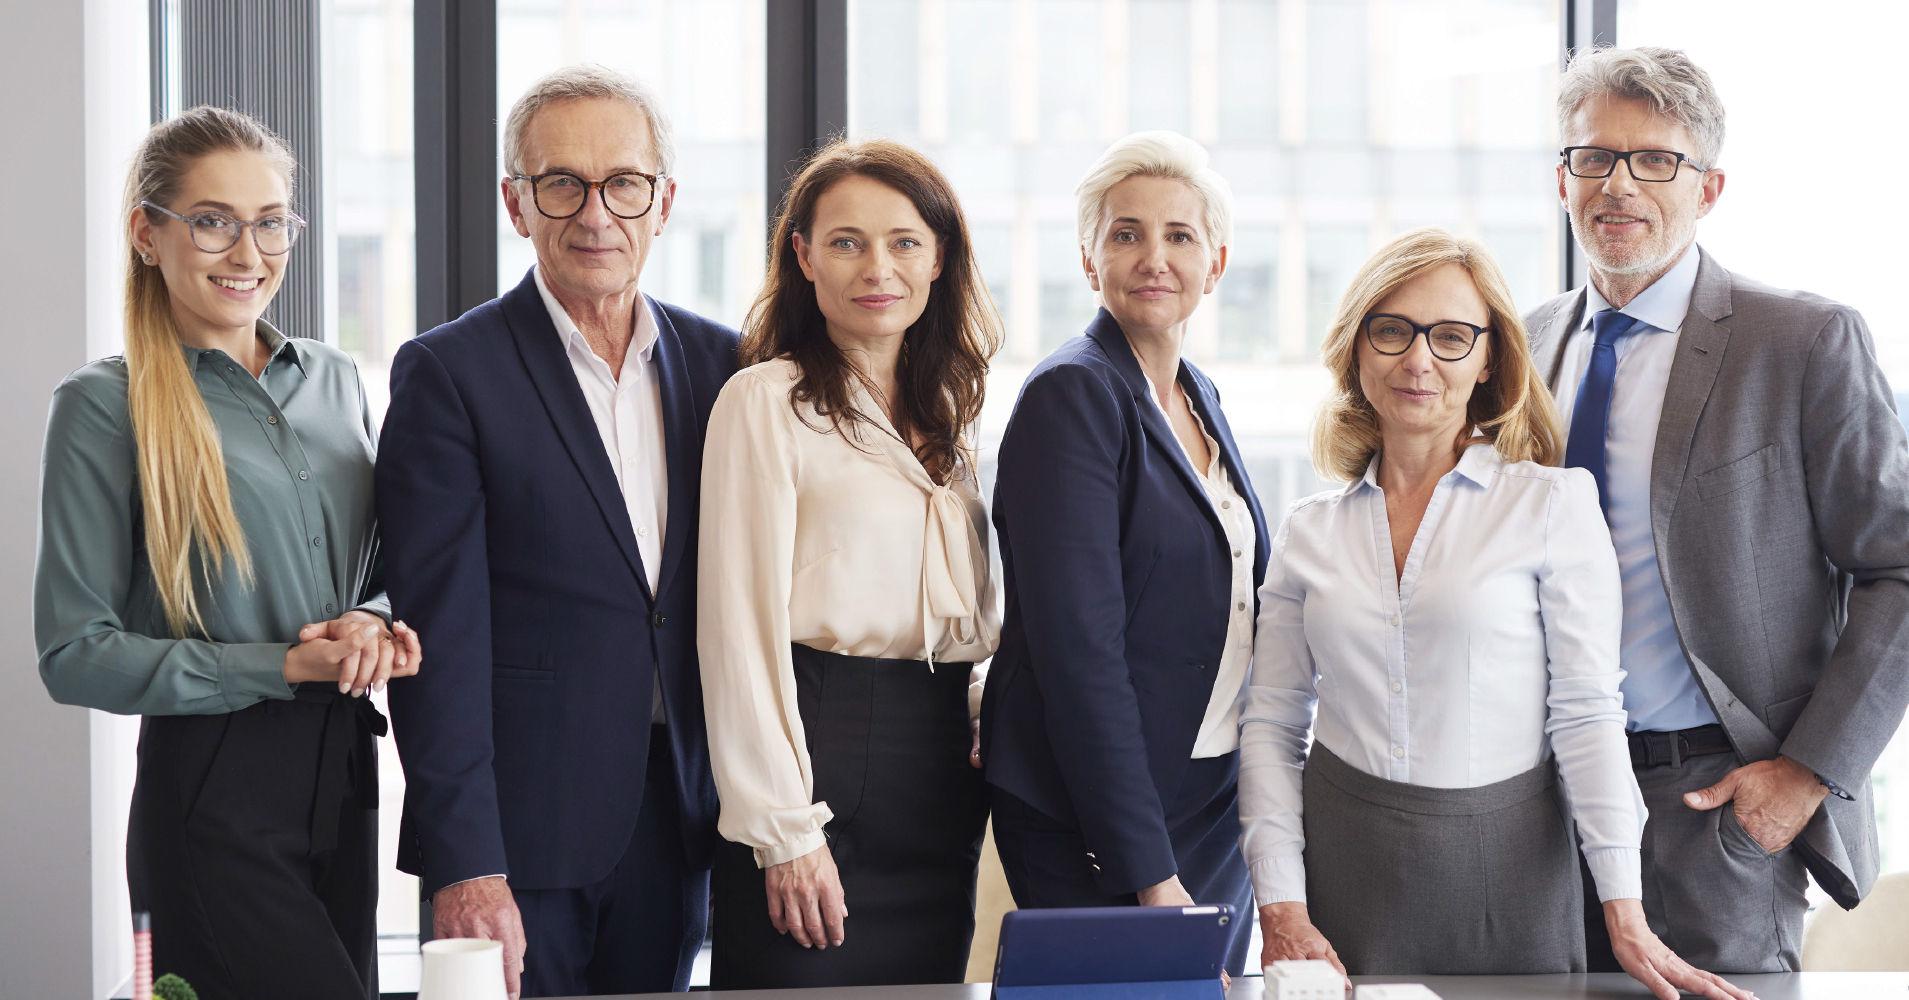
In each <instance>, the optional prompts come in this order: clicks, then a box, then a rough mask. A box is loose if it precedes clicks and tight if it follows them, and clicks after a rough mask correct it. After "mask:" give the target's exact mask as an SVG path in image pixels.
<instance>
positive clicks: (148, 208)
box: [33, 107, 422, 1000]
mask: <svg viewBox="0 0 1909 1000" xmlns="http://www.w3.org/2000/svg"><path fill="white" fill-rule="evenodd" d="M294 166H295V165H294V163H293V160H292V155H291V151H290V149H288V148H287V147H286V145H285V143H284V142H283V141H282V140H280V139H279V138H278V137H277V136H275V135H273V134H272V133H271V132H270V131H268V130H267V129H266V128H265V127H264V126H262V125H260V124H259V123H258V122H256V121H254V120H253V119H251V118H248V117H246V116H244V115H242V114H239V113H237V112H232V111H226V110H223V109H219V108H210V107H201V108H195V109H193V110H191V111H188V112H186V113H185V114H183V115H181V116H179V117H177V118H174V119H172V120H170V121H167V122H163V123H161V124H159V125H156V126H154V127H153V129H152V131H151V132H150V133H148V135H147V136H146V139H145V141H144V142H143V143H142V144H141V146H140V148H139V151H138V153H137V155H136V156H135V158H134V161H133V168H132V174H131V176H130V177H129V178H128V180H127V185H126V220H127V226H128V232H129V235H130V238H131V239H130V242H131V247H130V250H129V252H128V257H127V277H126V354H125V356H124V357H114V358H106V359H104V360H101V361H95V362H93V363H92V364H89V365H87V366H85V367H84V368H81V369H80V370H78V371H76V372H74V373H73V374H72V375H70V376H69V377H68V378H67V379H66V380H65V381H64V382H62V383H61V384H60V386H59V388H58V389H57V390H55V392H54V395H53V406H52V412H51V414H50V416H49V417H48V420H47V432H46V452H45V458H44V461H43V475H42V480H41V504H40V511H41V513H40V544H39V563H38V566H37V569H36V577H35V581H34V608H33V611H34V632H35V640H36V642H37V645H38V650H39V658H40V676H41V678H42V679H43V680H44V681H45V683H46V687H47V690H48V691H49V692H50V693H51V694H52V695H53V698H54V700H56V701H59V702H62V703H64V704H69V705H85V706H88V707H91V708H98V709H103V710H105V711H108V712H116V713H121V714H128V715H130V714H139V715H143V716H145V719H144V721H143V723H142V725H141V728H140V737H139V771H138V778H137V783H136V785H135V787H134V790H133V803H132V817H131V824H130V828H129V830H128V834H127V848H126V854H127V869H128V872H127V874H128V876H129V881H130V883H131V889H132V901H133V908H134V909H135V910H146V911H150V912H151V914H152V925H153V964H154V969H155V971H157V972H159V973H174V974H177V975H179V976H181V977H183V978H185V979H186V981H187V982H189V983H191V984H192V986H193V987H194V988H195V989H196V990H197V992H198V995H199V996H200V997H201V998H203V1000H241V998H253V997H268V996H269V997H273V998H275V1000H288V998H300V997H310V998H313V1000H319V998H325V1000H335V998H339V997H366V998H370V1000H375V998H376V997H377V996H378V989H377V926H376V916H377V896H378V893H377V868H376V865H377V856H378V855H377V840H376V831H377V813H376V812H375V811H374V810H376V809H377V806H378V790H377V760H376V748H375V744H374V742H373V737H374V735H375V734H379V733H382V732H384V728H385V726H384V719H383V717H382V716H380V715H379V714H378V712H377V710H376V709H374V708H372V706H371V704H370V701H369V699H367V698H366V697H365V694H366V693H367V692H368V691H371V690H375V689H381V688H382V687H383V685H384V683H385V681H386V680H387V679H389V678H391V677H396V676H403V675H407V674H414V673H416V672H417V670H418V666H419V664H420V663H421V662H422V650H421V648H420V646H419V642H418V637H417V635H416V634H415V633H413V632H411V631H410V630H409V629H407V628H405V626H404V624H403V623H401V622H399V623H391V622H390V621H389V617H390V611H389V606H388V604H387V602H386V600H385V596H384V585H383V582H382V579H381V572H380V568H379V567H380V562H379V556H378V532H377V523H376V519H375V517H374V514H373V505H372V496H371V469H372V456H373V449H374V446H375V437H376V435H375V431H374V428H373V427H372V424H371V417H370V414H369V412H368V411H367V410H366V407H365V394H364V388H363V386H362V385H361V384H360V382H359V378H358V371H357V368H356V367H355V366H354V365H353V364H352V362H351V360H350V359H349V358H347V357H346V356H345V355H343V354H341V353H340V352H338V351H337V350H335V349H333V348H331V347H327V346H325V345H323V344H320V343H318V342H316V341H312V340H291V339H288V338H286V337H285V336H284V335H282V334H280V333H279V332H278V331H277V330H275V329H273V328H272V326H271V325H269V324H267V323H265V322H264V321H263V320H261V319H260V316H261V315H262V314H263V313H264V312H265V309H266V306H268V305H269V304H270V303H271V301H272V296H273V295H274V293H276V292H277V291H278V288H279V284H280V282H281V281H282V280H283V278H284V275H285V263H286V260H287V257H288V255H289V254H290V252H291V251H292V247H293V245H294V243H296V242H297V238H298V234H299V232H300V230H301V229H302V228H303V227H304V221H303V220H301V219H300V218H299V217H298V216H297V214H296V213H294V212H293V210H292V176H293V171H294Z"/></svg>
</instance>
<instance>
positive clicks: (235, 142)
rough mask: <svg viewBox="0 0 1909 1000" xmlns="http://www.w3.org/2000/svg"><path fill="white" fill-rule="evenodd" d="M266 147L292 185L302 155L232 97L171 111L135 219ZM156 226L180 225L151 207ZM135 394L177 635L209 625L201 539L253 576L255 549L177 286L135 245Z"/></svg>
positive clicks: (130, 310)
mask: <svg viewBox="0 0 1909 1000" xmlns="http://www.w3.org/2000/svg"><path fill="white" fill-rule="evenodd" d="M230 151H241V152H249V153H258V154H259V155H261V156H263V157H265V158H266V159H267V160H268V161H270V162H271V164H272V165H273V166H274V167H276V168H278V169H279V170H281V171H283V172H284V175H285V186H286V189H287V190H288V191H289V190H290V189H291V185H292V175H293V168H294V161H293V158H292V151H291V148H290V147H289V146H287V145H286V144H285V141H284V140H283V139H280V138H279V137H278V136H276V135H274V134H273V133H272V131H271V130H270V129H268V128H266V127H265V126H264V125H261V124H259V122H258V121H256V120H255V119H253V118H251V117H249V116H247V115H244V114H241V113H239V112H237V111H228V110H226V109H225V108H215V107H197V108H193V109H192V110H190V111H188V112H186V113H185V114H182V115H180V116H179V117H177V118H173V119H171V120H169V121H164V122H160V123H159V124H157V125H154V126H153V127H152V130H151V131H149V132H147V133H146V138H145V140H144V141H143V142H141V143H140V144H139V150H138V152H137V153H135V154H134V156H133V167H132V171H131V172H130V173H129V174H128V175H127V177H126V204H125V210H124V216H123V217H124V218H125V219H126V220H127V224H128V226H129V227H130V225H131V221H132V216H133V213H134V212H135V211H139V210H140V208H139V203H140V202H141V201H150V202H152V203H153V204H155V205H166V204H170V203H171V202H172V200H173V199H174V198H175V197H177V196H178V194H179V186H180V184H181V182H183V181H184V179H185V176H186V174H187V173H188V172H189V171H190V170H191V169H192V167H193V165H194V164H195V163H197V162H199V160H200V159H202V158H203V157H205V156H207V155H210V154H212V153H223V152H230ZM144 211H145V213H146V219H147V221H149V222H151V223H152V225H153V227H154V228H163V227H165V226H168V225H175V224H178V223H175V222H174V221H173V220H172V219H171V218H168V217H167V216H166V215H164V214H162V213H160V212H156V211H153V210H152V209H145V210H144ZM126 374H127V386H126V402H127V406H128V408H129V410H130V412H131V416H132V425H133V444H134V449H135V451H136V452H137V455H138V464H139V498H140V501H141V503H142V505H143V507H144V508H145V511H144V528H145V535H146V560H147V562H149V563H151V565H152V575H153V581H154V583H156V584H157V586H158V591H159V600H160V603H161V604H162V605H163V606H164V608H165V612H166V624H167V625H168V626H169V627H170V628H171V629H172V632H173V634H174V635H180V636H183V635H185V634H186V632H187V629H188V628H190V629H192V630H194V631H197V632H201V633H203V632H204V631H205V620H204V618H203V617H202V616H201V615H200V613H199V598H198V594H197V592H196V591H195V590H194V589H193V573H192V568H193V560H192V555H193V553H194V551H195V550H196V551H197V553H198V556H199V561H200V562H201V563H202V564H203V566H204V568H205V572H206V575H207V576H208V577H216V576H218V575H220V574H221V573H223V572H224V565H225V559H226V557H228V556H229V557H231V559H232V563H233V567H234V569H235V570H236V571H237V572H238V574H239V578H240V579H241V580H245V581H247V582H250V581H251V579H252V555H251V551H250V550H249V549H248V548H247V547H246V544H245V533H244V530H243V529H242V528H241V527H240V526H239V518H238V514H237V513H236V512H234V511H233V509H232V488H231V485H230V483H229V482H228V481H227V480H226V475H225V451H224V449H223V448H222V447H221V446H220V444H219V430H218V428H217V427H216V426H214V425H213V423H212V415H211V414H210V413H209V412H207V410H206V407H205V399H204V398H203V397H201V396H200V395H199V388H198V386H197V385H195V384H194V383H193V381H192V372H191V370H189V369H188V368H187V367H186V361H185V354H184V352H182V351H181V350H180V349H179V329H178V327H177V325H175V323H174V322H173V315H172V293H171V292H170V291H169V290H168V289H167V288H166V279H165V276H164V275H162V274H161V273H160V271H159V268H157V267H155V266H152V265H149V264H146V263H144V262H143V261H141V260H140V259H139V251H138V250H137V249H136V248H134V247H133V246H132V244H131V241H130V240H129V241H128V243H127V247H126Z"/></svg>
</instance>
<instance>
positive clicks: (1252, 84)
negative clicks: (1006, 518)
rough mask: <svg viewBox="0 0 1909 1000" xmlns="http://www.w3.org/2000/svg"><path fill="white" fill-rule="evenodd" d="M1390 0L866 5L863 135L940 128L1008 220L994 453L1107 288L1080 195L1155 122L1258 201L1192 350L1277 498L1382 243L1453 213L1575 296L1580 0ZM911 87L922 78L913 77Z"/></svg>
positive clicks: (995, 244) (999, 234) (958, 173)
mask: <svg viewBox="0 0 1909 1000" xmlns="http://www.w3.org/2000/svg"><path fill="white" fill-rule="evenodd" d="M1375 9H1378V8H1375V6H1374V5H1373V4H1372V3H1370V2H1369V0H1200V2H1166V0H1014V2H1007V0H852V2H851V3H850V5H849V23H850V33H849V35H850V52H849V65H850V79H849V108H850V120H849V132H850V134H851V135H854V136H858V137H860V136H871V135H882V136H889V137H892V138H897V139H901V140H902V141H906V142H910V143H913V144H915V145H917V146H918V147H919V148H920V149H921V150H922V151H923V152H924V153H926V154H927V155H928V156H929V157H931V158H932V159H934V160H935V162H936V163H938V164H939V165H940V166H941V168H942V169H943V170H944V171H946V172H947V174H948V176H949V178H950V180H951V181H952V182H953V183H954V185H955V187H956V189H957V191H958V192H959V194H960V195H961V198H962V205H963V207H964V208H965V210H966V211H967V212H968V217H969V220H970V223H971V224H972V225H974V226H975V227H976V228H977V233H978V234H979V233H980V232H981V231H982V230H983V229H985V231H986V232H987V233H988V234H989V235H987V236H986V237H985V238H982V237H981V236H979V235H977V239H976V248H977V253H978V254H979V255H980V257H981V267H982V271H983V273H984V274H986V275H987V276H988V285H989V289H990V291H991V292H992V293H993V294H994V296H995V301H996V303H997V305H998V306H999V307H1000V310H1001V314H1002V317H1003V320H1004V321H1005V325H1006V328H1007V346H1006V349H1005V350H1003V352H1002V353H1001V355H1000V356H998V357H997V358H996V359H995V363H994V367H993V374H992V375H991V377H990V395H989V398H990V404H989V406H988V407H987V411H986V413H985V414H984V415H983V418H982V428H981V440H982V443H983V446H984V448H986V447H989V446H991V445H992V444H993V443H994V442H995V441H996V440H998V437H999V435H1000V432H1001V430H1002V427H1003V425H1004V424H1005V422H1006V417H1007V415H1008V413H1009V411H1010V410H1011V408H1012V400H1013V398H1014V396H1015V394H1016V393H1017V391H1018V390H1019V388H1020V384H1021V381H1022V380H1023V379H1024V378H1025V377H1026V375H1027V372H1028V370H1029V369H1030V368H1031V367H1032V366H1033V364H1034V363H1035V362H1037V361H1039V360H1040V359H1041V357H1043V356H1044V355H1046V354H1047V353H1048V352H1050V351H1052V350H1053V349H1054V348H1055V347H1056V346H1058V345H1059V344H1061V343H1062V342H1064V341H1065V340H1067V339H1068V338H1070V337H1074V336H1076V335H1078V334H1079V333H1080V332H1081V330H1082V329H1083V327H1084V326H1085V324H1086V322H1087V321H1088V319H1089V318H1091V317H1092V315H1093V313H1094V310H1095V308H1096V307H1097V301H1096V296H1095V294H1094V292H1093V291H1092V289H1090V288H1089V287H1088V285H1087V281H1086V278H1085V277H1083V276H1082V274H1081V270H1080V264H1079V250H1078V249H1077V248H1076V246H1075V238H1074V198H1073V191H1074V186H1075V185H1076V184H1077V183H1079V181H1080V178H1081V176H1082V175H1083V174H1084V173H1085V172H1086V170H1087V168H1088V166H1090V165H1091V164H1092V163H1093V161H1094V160H1095V159H1096V158H1097V157H1098V156H1099V155H1100V153H1101V151H1102V150H1103V149H1105V148H1106V145H1107V143H1109V142H1110V141H1112V140H1114V139H1116V138H1119V137H1120V136H1122V135H1125V134H1126V133H1128V132H1130V131H1137V130H1141V129H1152V128H1168V129H1173V130H1175V131H1179V132H1182V133H1184V134H1186V135H1189V136H1191V137H1192V138H1194V139H1196V140H1198V141H1200V142H1201V143H1202V144H1204V145H1205V146H1206V147H1207V148H1208V149H1209V150H1210V151H1211V152H1212V154H1213V166H1214V168H1215V169H1216V170H1218V171H1220V173H1222V174H1223V175H1225V176H1226V178H1227V180H1228V181H1229V182H1230V183H1231V184H1232V186H1233V189H1234V192H1235V194H1236V196H1237V204H1236V207H1235V218H1234V227H1235V231H1236V236H1235V238H1234V245H1233V247H1232V248H1231V249H1230V251H1229V254H1230V258H1231V259H1230V263H1229V272H1228V274H1227V276H1226V277H1225V278H1224V279H1223V280H1222V281H1221V283H1220V288H1219V289H1218V291H1217V292H1216V293H1215V294H1214V295H1213V296H1212V297H1211V298H1210V299H1209V300H1208V301H1207V303H1206V304H1205V305H1203V306H1202V308H1201V309H1200V310H1199V312H1197V313H1195V314H1194V316H1193V319H1192V321H1191V323H1190V329H1189V332H1188V338H1187V357H1188V358H1189V359H1190V360H1191V361H1193V362H1194V363H1195V364H1198V365H1200V366H1202V367H1203V368H1204V369H1205V370H1206V371H1207V372H1208V373H1209V374H1210V375H1212V376H1213V378H1214V380H1215V382H1216V383H1217V384H1218V385H1219V387H1220V390H1221V394H1222V396H1223V397H1224V399H1225V400H1226V406H1227V417H1228V420H1229V421H1230V422H1231V424H1232V426H1233V429H1234V433H1235V435H1236V437H1238V439H1239V441H1240V447H1241V450H1242V452H1243V453H1244V454H1245V457H1246V463H1247V468H1248V473H1249V475H1250V476H1251V477H1252V478H1253V480H1254V484H1255V486H1256V487H1257V488H1258V489H1259V490H1260V492H1261V494H1262V499H1263V501H1264V502H1265V506H1266V508H1267V511H1268V513H1269V514H1271V515H1272V516H1274V517H1275V518H1276V517H1278V516H1279V514H1280V512H1282V511H1283V510H1284V508H1285V502H1286V501H1287V500H1289V499H1292V498H1296V497H1298V496H1303V495H1305V494H1306V493H1309V492H1313V491H1315V490H1316V489H1317V488H1318V487H1319V485H1320V484H1319V481H1318V480H1317V479H1316V478H1315V477H1314V476H1313V474H1312V472H1311V470H1310V467H1309V459H1308V457H1307V451H1306V443H1305V442H1306V435H1307V431H1308V428H1309V425H1310V423H1311V420H1312V417H1313V414H1314V413H1315V412H1316V410H1317V405H1318V402H1319V401H1320V399H1321V398H1323V396H1324V394H1325V393H1326V391H1327V389H1328V388H1329V385H1328V382H1329V380H1328V378H1327V377H1326V373H1325V372H1324V370H1323V369H1322V368H1321V367H1320V365H1319V362H1318V345H1319V342H1320V339H1321V337H1323V335H1324V333H1325V329H1326V326H1327V324H1328V323H1329V321H1330V319H1331V316H1332V314H1333V312H1334V311H1335V310H1336V309H1337V307H1338V302H1339V296H1340V294H1341V293H1342V292H1343V291H1344V290H1345V286H1346V283H1347V282H1348V281H1349V280H1350V278H1351V276H1352V274H1353V273H1354V272H1355V271H1356V270H1357V268H1358V267H1359V265H1360V264H1361V263H1362V262H1363V261H1364V260H1365V258H1366V257H1367V256H1368V255H1369V254H1370V253H1371V252H1372V251H1373V250H1374V249H1376V248H1377V247H1378V246H1379V245H1381V244H1382V243H1384V242H1385V241H1387V240H1389V239H1391V238H1392V237H1393V236H1395V235H1397V234H1398V233H1400V232H1402V231H1404V230H1406V229H1408V228H1411V227H1413V226H1419V225H1428V224H1435V225H1442V226H1445V227H1447V228H1450V229H1452V230H1453V231H1455V232H1458V233H1460V234H1462V235H1467V236H1473V237H1478V238H1480V239H1483V240H1485V241H1486V243H1487V244H1488V245H1490V246H1491V247H1493V248H1494V250H1496V251H1497V253H1498V255H1499V256H1500V258H1501V261H1502V263H1503V264H1504V266H1505V270H1506V271H1507V273H1508V274H1510V275H1511V281H1512V286H1513V289H1514V292H1515V294H1516V295H1517V296H1518V301H1519V303H1520V305H1523V306H1527V307H1529V306H1534V305H1536V304H1537V303H1538V302H1540V301H1542V300H1544V299H1545V298H1547V297H1549V296H1550V295H1552V294H1554V293H1555V292H1556V291H1557V288H1556V284H1557V278H1556V275H1557V273H1558V251H1557V246H1558V239H1559V228H1558V226H1559V223H1558V209H1557V198H1556V195H1555V193H1554V192H1553V191H1552V188H1553V187H1554V181H1553V180H1552V167H1551V165H1552V163H1553V162H1554V161H1555V159H1556V147H1555V145H1554V141H1553V138H1552V131H1553V127H1552V125H1551V118H1550V112H1549V109H1550V107H1551V103H1552V100H1553V96H1554V94H1555V93H1556V78H1557V59H1558V37H1559V23H1558V13H1557V12H1558V4H1557V2H1556V0H1387V2H1386V3H1385V4H1384V6H1383V11H1384V14H1383V16H1381V15H1380V14H1376V13H1374V11H1375ZM1429 53H1437V56H1436V57H1432V56H1431V55H1429ZM901 67H912V68H913V70H914V73H913V75H912V76H910V75H908V74H907V73H906V71H905V70H904V69H902V68H901ZM904 78H905V79H906V81H907V82H906V83H904V82H902V81H903V80H904ZM907 87H912V90H910V91H909V93H910V94H911V95H912V96H910V97H908V98H906V99H903V98H901V97H900V96H898V95H899V94H900V93H901V91H902V90H903V89H904V88H907Z"/></svg>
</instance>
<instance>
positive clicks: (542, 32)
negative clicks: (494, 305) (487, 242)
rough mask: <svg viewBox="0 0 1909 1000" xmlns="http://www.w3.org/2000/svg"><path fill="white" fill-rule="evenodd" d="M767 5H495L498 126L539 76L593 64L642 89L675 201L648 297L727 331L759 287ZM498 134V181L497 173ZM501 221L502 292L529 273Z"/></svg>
mask: <svg viewBox="0 0 1909 1000" xmlns="http://www.w3.org/2000/svg"><path fill="white" fill-rule="evenodd" d="M763 2H764V0H697V2H696V3H670V2H667V0H621V2H614V3H612V2H608V0H498V3H497V116H498V118H499V120H502V119H503V118H504V117H505V116H506V115H508V114H509V113H510V106H511V105H512V104H513V103H515V102H516V100H517V98H518V97H520V96H521V95H522V94H523V92H524V90H525V89H526V88H527V87H529V86H530V84H531V83H532V82H534V81H535V80H536V79H537V78H538V77H540V76H542V75H544V74H545V73H548V72H550V71H551V70H554V69H558V68H560V67H562V66H567V65H570V64H572V63H583V62H588V63H600V64H602V65H604V66H608V67H610V68H611V69H615V70H620V71H622V72H625V73H628V74H630V75H631V76H634V77H636V78H638V79H640V80H642V81H643V82H644V83H646V84H648V85H649V86H650V88H651V89H652V90H654V91H655V92H656V95H657V97H658V98H659V99H660V100H661V101H662V102H663V107H664V108H665V110H667V111H668V113H669V116H670V121H671V124H672V125H673V126H674V128H675V131H676V165H675V168H674V169H675V173H674V176H675V178H676V203H675V207H674V209H673V210H672V211H671V214H670V219H669V223H668V225H667V226H666V228H665V229H664V230H663V236H662V238H661V239H660V240H658V241H657V243H656V245H655V247H654V248H653V249H652V250H651V252H650V259H649V261H648V262H647V263H645V264H644V266H643V277H642V283H641V287H642V289H643V291H644V292H645V293H647V294H649V295H650V296H652V297H653V298H656V299H660V300H662V301H665V302H670V303H673V304H675V305H680V306H683V307H685V308H688V309H692V310H695V311H696V312H699V313H702V314H703V315H705V316H708V317H710V318H712V319H717V320H721V321H722V322H724V323H728V324H730V325H731V326H736V325H739V324H741V322H742V317H743V314H744V313H745V312H747V311H748V309H749V304H750V303H751V302H752V301H753V300H754V299H755V294H756V290H757V289H758V288H759V287H761V284H762V252H761V248H762V245H763V231H764V225H765V222H764V220H765V214H764V210H763V183H764V182H763V160H764V156H765V153H764V147H763V113H764V110H763V93H764V86H765V83H764V80H763V62H764V49H763V37H762V29H763V23H764V9H763ZM502 143H503V136H502V134H501V131H500V134H499V136H498V144H499V145H498V164H499V166H498V174H499V175H500V176H501V175H502V173H503V167H502V164H503V146H502ZM536 259H537V258H536V253H535V251H534V250H533V249H532V248H531V245H530V241H529V240H526V239H524V238H523V237H521V236H518V235H517V232H516V230H515V229H513V228H512V227H511V224H510V219H509V217H508V216H507V215H506V214H505V213H503V212H502V211H499V212H498V229H497V283H498V290H499V291H500V292H502V291H506V290H508V289H511V288H514V287H516V285H517V283H518V282H520V281H522V280H524V275H525V273H526V272H528V271H529V270H530V267H531V265H532V264H534V263H536Z"/></svg>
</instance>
